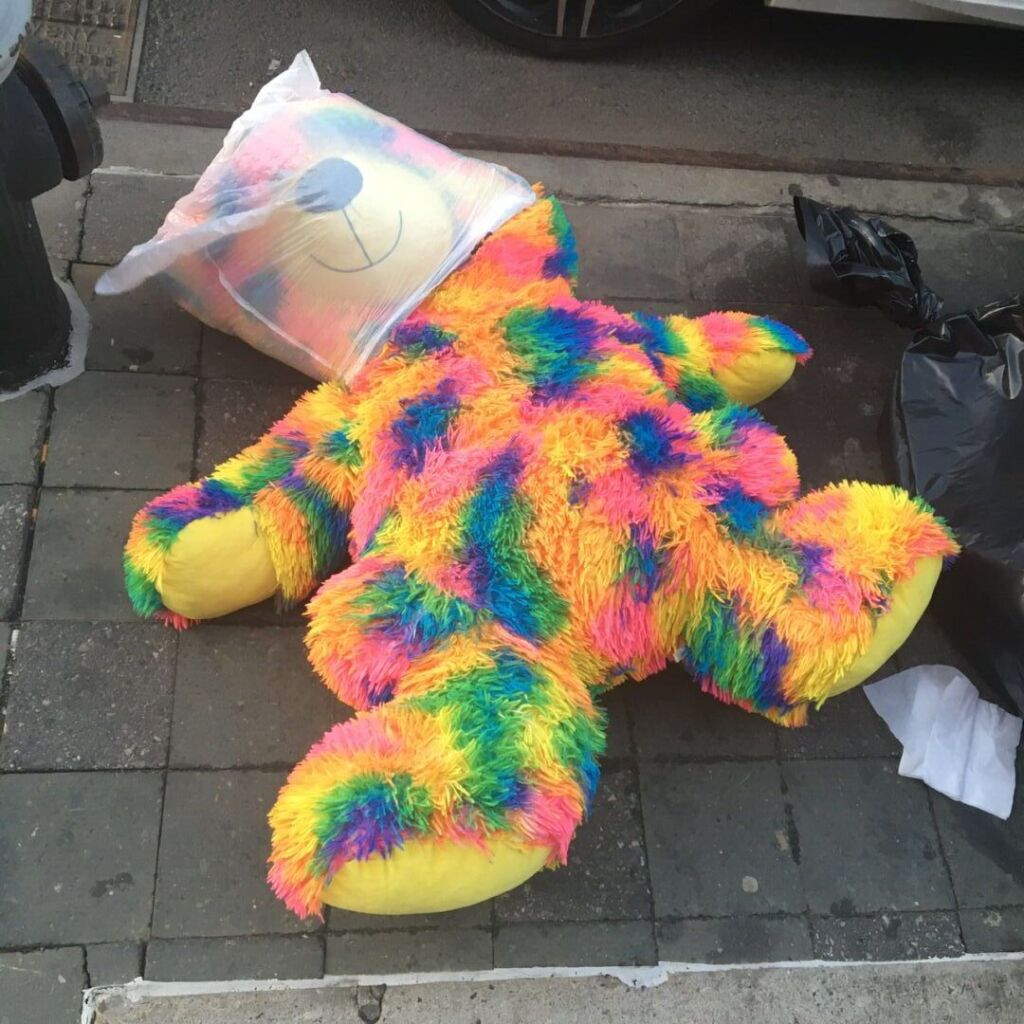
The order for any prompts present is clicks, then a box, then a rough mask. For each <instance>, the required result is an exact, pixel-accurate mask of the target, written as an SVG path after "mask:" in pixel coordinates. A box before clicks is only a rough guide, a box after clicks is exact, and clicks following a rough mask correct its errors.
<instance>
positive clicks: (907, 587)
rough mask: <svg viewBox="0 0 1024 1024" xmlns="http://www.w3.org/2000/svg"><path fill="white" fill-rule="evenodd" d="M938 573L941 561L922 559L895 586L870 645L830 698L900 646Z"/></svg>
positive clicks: (929, 595)
mask: <svg viewBox="0 0 1024 1024" xmlns="http://www.w3.org/2000/svg"><path fill="white" fill-rule="evenodd" d="M941 572H942V559H941V558H940V557H939V556H938V555H934V556H932V557H931V558H922V559H921V561H920V562H919V563H918V565H917V571H916V572H915V573H914V575H913V576H911V577H910V579H907V580H904V581H903V582H902V583H899V584H897V585H896V587H895V588H894V589H893V592H892V594H891V595H890V598H889V610H888V611H887V612H886V613H885V614H884V615H882V616H880V617H879V619H878V621H877V622H876V623H875V635H874V636H873V637H872V639H871V644H870V645H869V646H868V649H867V650H866V651H865V652H864V653H863V654H862V655H861V656H860V657H859V658H858V659H857V660H856V661H855V662H854V663H853V664H852V665H851V666H850V667H849V668H848V669H847V670H846V674H845V675H844V676H843V677H842V678H841V679H840V680H839V681H838V682H837V683H836V684H835V685H834V686H833V687H832V690H831V691H830V692H829V696H830V697H834V696H836V694H839V693H844V692H845V691H846V690H851V689H853V687H855V686H858V685H859V684H860V683H863V682H864V680H865V679H867V678H868V677H869V676H871V675H874V673H875V672H877V671H878V670H879V669H880V668H881V667H882V666H883V665H884V664H885V663H886V662H887V661H888V660H889V659H890V658H891V657H892V656H893V655H894V654H895V653H896V652H897V651H898V650H899V649H900V648H901V647H902V646H903V644H904V643H905V642H906V639H907V637H908V636H910V634H911V632H912V631H913V629H914V627H915V626H916V625H917V623H918V622H919V621H920V619H921V616H922V615H923V614H924V610H925V608H927V607H928V602H929V601H930V600H931V599H932V594H933V592H934V591H935V584H936V583H938V581H939V573H941Z"/></svg>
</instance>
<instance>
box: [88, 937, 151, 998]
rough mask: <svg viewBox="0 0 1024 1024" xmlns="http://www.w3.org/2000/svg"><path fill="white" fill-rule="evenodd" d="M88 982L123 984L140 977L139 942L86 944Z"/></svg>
mask: <svg viewBox="0 0 1024 1024" xmlns="http://www.w3.org/2000/svg"><path fill="white" fill-rule="evenodd" d="M85 961H86V969H87V970H88V972H89V984H90V985H92V986H93V987H96V986H99V985H124V984H126V983H127V982H129V981H134V980H135V979H136V978H141V977H142V943H141V942H96V943H92V944H90V945H88V946H86V949H85Z"/></svg>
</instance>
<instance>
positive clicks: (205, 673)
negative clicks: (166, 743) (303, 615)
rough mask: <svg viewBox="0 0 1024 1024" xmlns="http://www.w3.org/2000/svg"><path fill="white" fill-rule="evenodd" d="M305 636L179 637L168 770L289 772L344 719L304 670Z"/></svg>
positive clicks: (232, 630) (226, 632)
mask: <svg viewBox="0 0 1024 1024" xmlns="http://www.w3.org/2000/svg"><path fill="white" fill-rule="evenodd" d="M303 632H304V631H303V630H302V629H298V628H294V629H293V628H287V629H273V628H271V629H267V628H263V629H255V628H252V627H247V626H223V627H221V628H219V629H205V630H204V629H196V630H190V631H189V632H187V633H184V634H182V636H181V640H180V641H179V644H180V648H179V653H178V675H177V684H176V687H175V693H174V730H173V734H172V735H173V740H172V743H171V764H172V765H174V766H176V767H177V766H183V765H184V766H204V767H213V768H235V767H242V766H249V765H263V764H280V763H282V762H286V763H287V764H288V765H289V766H291V765H292V764H294V763H295V762H296V761H298V760H299V759H300V758H302V757H304V756H305V754H306V752H307V751H308V750H309V748H310V747H311V746H312V745H313V744H314V743H315V742H316V741H317V740H319V739H320V737H321V736H323V734H324V733H325V732H326V731H327V730H328V729H329V728H330V727H331V726H332V725H333V724H334V723H335V722H336V721H341V720H343V719H344V718H347V717H348V716H349V714H350V712H349V711H348V709H347V708H346V707H345V705H343V704H342V703H341V702H340V701H339V700H338V699H337V698H336V697H335V696H334V695H333V694H332V693H331V692H330V691H329V690H328V689H327V687H326V686H324V684H323V683H322V682H321V681H320V680H319V678H317V676H316V675H315V674H314V673H313V670H312V668H310V665H309V662H308V661H307V659H306V647H305V644H304V643H303V642H302V637H303Z"/></svg>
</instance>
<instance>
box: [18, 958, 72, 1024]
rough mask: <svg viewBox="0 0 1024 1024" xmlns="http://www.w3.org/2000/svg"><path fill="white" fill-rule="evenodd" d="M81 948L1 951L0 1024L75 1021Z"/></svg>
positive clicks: (53, 1023)
mask: <svg viewBox="0 0 1024 1024" xmlns="http://www.w3.org/2000/svg"><path fill="white" fill-rule="evenodd" d="M83 966H84V965H83V962H82V950H81V949H79V948H77V947H69V948H65V949H39V950H36V951H35V952H32V953H0V1024H77V1022H78V1020H79V1007H80V1005H81V1001H82V988H83V986H84V984H85V973H84V969H83Z"/></svg>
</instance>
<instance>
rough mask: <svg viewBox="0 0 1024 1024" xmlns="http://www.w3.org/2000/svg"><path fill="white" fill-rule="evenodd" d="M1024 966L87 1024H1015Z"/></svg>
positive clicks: (171, 1011) (198, 1013)
mask: <svg viewBox="0 0 1024 1024" xmlns="http://www.w3.org/2000/svg"><path fill="white" fill-rule="evenodd" d="M1022 1005H1024V954H1006V955H992V956H978V957H963V958H960V959H957V960H924V961H913V962H899V963H846V964H834V963H825V962H821V961H806V962H800V963H792V964H762V965H757V966H740V965H730V966H721V967H715V966H708V965H700V964H662V965H659V966H657V967H647V968H633V969H630V968H616V967H609V968H594V969H562V970H550V969H545V968H536V969H526V970H518V971H516V970H495V971H480V972H466V973H463V974H452V975H447V976H444V975H433V976H431V975H419V976H417V975H396V976H381V977H379V978H344V977H339V978H326V979H323V980H322V981H294V982H287V981H283V982H275V981H267V982H228V983H224V984H219V983H204V984H192V985H189V984H159V983H152V982H142V981H136V982H133V983H132V984H131V985H126V986H122V987H118V988H109V989H93V990H91V991H89V992H87V993H86V999H85V1005H84V1009H83V1015H82V1024H245V1022H249V1021H252V1020H256V1019H259V1020H260V1022H261V1024H292V1022H294V1021H298V1020H301V1021H303V1022H305V1024H327V1022H328V1021H330V1022H335V1021H343V1020H361V1021H363V1022H364V1024H374V1022H377V1021H380V1022H381V1024H390V1022H395V1024H398V1022H400V1024H437V1022H439V1021H445V1022H448V1024H519V1022H521V1021H526V1020H541V1021H550V1022H553V1024H582V1022H591V1021H594V1020H643V1021H647V1022H651V1024H660V1022H665V1024H669V1022H671V1024H734V1022H735V1024H741V1022H742V1024H747V1022H749V1021H752V1020H756V1021H757V1022H758V1024H793V1022H803V1021H810V1020H823V1021H828V1022H829V1024H876V1022H878V1021H881V1020H891V1021H899V1022H900V1024H961V1022H963V1024H966V1022H968V1021H984V1022H985V1024H1016V1022H1017V1021H1019V1020H1020V1013H1021V1006H1022Z"/></svg>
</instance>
